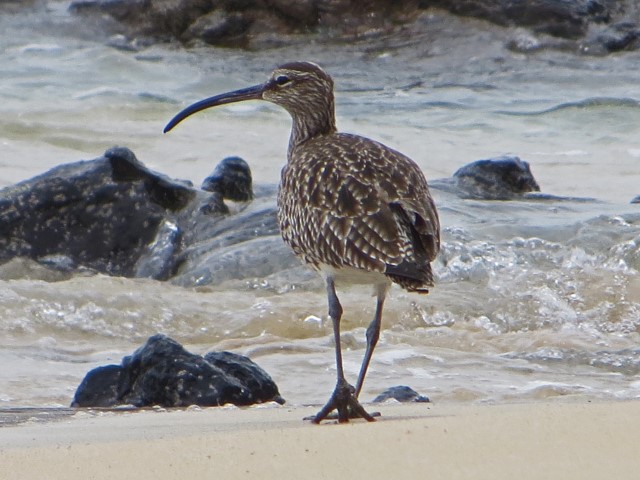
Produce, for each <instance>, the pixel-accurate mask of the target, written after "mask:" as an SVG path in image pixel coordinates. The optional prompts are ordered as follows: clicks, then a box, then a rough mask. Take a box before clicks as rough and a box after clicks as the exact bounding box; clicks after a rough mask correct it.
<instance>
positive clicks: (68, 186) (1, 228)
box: [0, 147, 547, 288]
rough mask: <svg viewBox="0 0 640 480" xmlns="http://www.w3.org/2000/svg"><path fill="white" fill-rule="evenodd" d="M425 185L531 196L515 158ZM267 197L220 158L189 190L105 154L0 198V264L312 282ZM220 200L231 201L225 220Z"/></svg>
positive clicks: (183, 278)
mask: <svg viewBox="0 0 640 480" xmlns="http://www.w3.org/2000/svg"><path fill="white" fill-rule="evenodd" d="M430 185H431V188H432V189H433V190H439V191H443V192H447V193H448V194H452V195H455V196H457V197H460V198H470V199H478V200H517V199H524V198H527V199H530V198H531V197H530V194H531V193H532V192H537V191H539V190H540V188H539V186H538V184H537V182H536V180H535V178H534V177H533V175H532V173H531V169H530V168H529V165H528V164H527V162H524V161H522V160H520V159H519V158H517V157H500V158H497V159H487V160H478V161H476V162H472V163H470V164H468V165H465V166H464V167H462V168H460V169H459V170H458V171H457V172H455V173H454V175H453V177H451V178H445V179H439V180H438V179H436V180H432V181H430ZM275 196H276V188H275V186H264V185H263V186H259V187H258V188H257V189H256V192H255V193H254V190H253V186H252V181H251V170H250V168H249V165H248V164H247V163H246V162H245V161H244V160H242V159H240V158H238V157H231V158H228V159H224V160H223V161H222V162H221V163H220V164H219V165H218V166H217V167H216V169H215V171H214V172H213V173H212V175H211V176H210V177H208V178H207V179H206V180H205V182H204V183H203V188H202V189H198V188H195V187H193V186H192V184H191V183H190V182H186V181H179V180H173V179H170V178H167V177H166V176H164V175H162V174H160V173H157V172H153V171H151V170H149V169H148V168H146V167H145V166H144V165H143V164H142V163H141V162H140V161H139V160H138V159H137V158H136V157H135V155H134V154H133V152H131V151H130V150H128V149H126V148H121V147H118V148H112V149H110V150H108V151H107V152H106V153H105V154H104V155H103V156H102V157H99V158H96V159H95V160H89V161H81V162H77V163H71V164H67V165H62V166H59V167H56V168H54V169H52V170H50V171H49V172H46V173H44V174H42V175H40V176H38V177H35V178H33V179H31V180H27V181H25V182H22V183H19V184H17V185H14V186H12V187H8V188H5V189H3V190H0V261H7V260H10V259H14V258H24V257H26V258H30V259H33V260H35V261H37V262H38V263H40V264H41V265H44V266H46V267H47V268H52V269H55V270H58V271H63V272H70V271H74V270H76V269H78V268H86V269H90V270H94V271H98V272H101V273H106V274H109V275H120V276H127V277H145V278H154V279H157V280H169V281H171V282H172V283H174V284H177V285H181V286H186V287H191V286H198V285H208V284H219V283H221V282H224V281H238V280H240V281H251V280H252V279H264V278H270V281H271V282H273V285H274V288H279V287H276V285H277V284H278V282H280V283H282V285H283V286H284V285H286V284H290V283H291V282H293V283H296V284H304V283H307V282H313V281H314V280H316V275H315V274H313V272H311V271H310V270H309V269H308V268H306V267H304V266H303V265H302V264H301V263H300V262H299V261H298V259H296V258H295V257H294V255H293V253H292V252H291V251H290V249H289V248H288V247H286V246H285V244H284V242H283V241H282V239H281V237H280V234H279V231H278V225H277V219H276V202H275ZM536 198H537V197H536ZM544 198H547V197H544ZM225 200H231V201H235V202H239V203H236V207H235V208H234V211H233V212H232V213H230V211H229V208H228V206H227V205H226V204H225ZM275 277H279V278H275Z"/></svg>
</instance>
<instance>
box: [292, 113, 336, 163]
mask: <svg viewBox="0 0 640 480" xmlns="http://www.w3.org/2000/svg"><path fill="white" fill-rule="evenodd" d="M291 117H292V118H293V126H292V128H291V137H290V138H289V158H291V153H292V152H293V150H294V149H295V148H296V147H298V146H299V145H301V144H303V143H304V142H306V141H307V140H310V139H312V138H314V137H317V136H320V135H327V134H329V133H334V132H336V131H337V130H336V118H335V112H334V109H333V108H330V109H318V110H317V111H314V112H309V111H307V112H305V113H304V115H301V114H296V113H292V114H291Z"/></svg>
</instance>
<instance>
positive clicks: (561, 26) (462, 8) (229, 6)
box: [70, 0, 640, 53]
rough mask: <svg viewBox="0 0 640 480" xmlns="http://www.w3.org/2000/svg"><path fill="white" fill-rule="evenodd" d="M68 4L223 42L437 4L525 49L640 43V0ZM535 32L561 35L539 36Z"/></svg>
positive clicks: (368, 26)
mask: <svg viewBox="0 0 640 480" xmlns="http://www.w3.org/2000/svg"><path fill="white" fill-rule="evenodd" d="M70 9H71V11H72V12H74V13H75V14H77V15H84V16H90V17H92V18H96V19H105V18H106V19H109V21H108V22H106V23H105V22H103V24H104V28H106V29H111V30H113V31H114V32H117V33H121V34H124V35H126V36H128V37H130V38H136V37H145V38H147V39H149V38H152V39H156V40H161V41H170V40H178V41H180V42H182V43H185V44H192V43H193V42H204V43H206V44H210V45H217V46H226V47H242V48H264V47H270V46H280V45H284V44H288V43H291V42H294V41H297V40H296V39H298V38H299V36H300V35H301V34H302V35H309V34H313V35H316V36H318V37H319V38H321V39H324V40H329V39H331V40H335V39H340V38H342V39H345V40H347V39H353V38H361V37H370V36H376V35H387V34H391V33H394V32H401V31H402V28H403V26H406V25H409V24H414V23H415V22H416V21H417V20H419V19H420V17H421V16H423V15H429V14H430V12H431V11H433V10H434V9H442V10H446V11H448V12H451V13H452V14H455V15H462V16H469V17H475V18H479V19H483V20H486V21H488V22H491V23H494V24H497V25H501V26H506V27H523V28H526V29H528V30H529V31H530V32H531V35H532V36H533V37H531V36H527V35H525V36H524V37H527V38H529V39H531V38H533V41H530V40H528V41H520V40H517V39H516V40H514V41H513V42H512V43H511V47H512V48H514V49H516V50H520V51H532V50H536V49H538V48H541V47H542V46H547V47H553V48H563V49H574V50H576V51H581V52H583V53H607V52H612V51H619V50H623V49H635V48H638V46H639V45H640V40H639V37H640V34H639V33H640V27H639V26H638V25H639V23H640V7H638V5H637V2H634V1H633V0H625V1H614V0H576V1H567V0H515V1H514V0H410V1H402V2H398V1H393V0H367V1H357V0H331V1H329V0H297V1H293V0H225V1H220V2H214V1H212V0H151V1H149V0H75V1H74V2H72V3H71V7H70ZM417 25H418V28H427V27H426V26H424V25H422V27H420V25H421V23H420V22H418V23H417ZM538 34H541V35H547V36H550V37H551V38H558V39H560V40H561V41H559V42H556V41H549V40H538V39H536V38H535V35H538Z"/></svg>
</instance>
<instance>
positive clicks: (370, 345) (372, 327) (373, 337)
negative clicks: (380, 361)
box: [356, 286, 387, 398]
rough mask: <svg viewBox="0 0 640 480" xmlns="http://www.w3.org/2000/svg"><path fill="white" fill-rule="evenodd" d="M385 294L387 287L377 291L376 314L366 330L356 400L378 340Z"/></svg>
mask: <svg viewBox="0 0 640 480" xmlns="http://www.w3.org/2000/svg"><path fill="white" fill-rule="evenodd" d="M386 294H387V287H386V286H385V287H384V288H382V287H381V288H380V289H379V290H378V302H377V305H376V313H375V315H374V317H373V320H372V321H371V323H370V324H369V327H368V328H367V349H366V350H365V352H364V359H363V360H362V366H361V367H360V373H359V374H358V383H356V398H357V397H358V396H359V395H360V392H361V391H362V385H363V384H364V377H365V376H366V375H367V369H368V368H369V363H370V362H371V357H372V356H373V350H374V348H376V344H377V343H378V339H379V338H380V325H381V324H382V307H383V306H384V299H385V297H386Z"/></svg>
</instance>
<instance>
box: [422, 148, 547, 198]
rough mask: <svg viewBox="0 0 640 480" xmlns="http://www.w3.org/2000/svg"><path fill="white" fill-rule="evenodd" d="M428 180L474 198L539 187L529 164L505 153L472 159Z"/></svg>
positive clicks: (515, 193)
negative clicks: (447, 176) (438, 177)
mask: <svg viewBox="0 0 640 480" xmlns="http://www.w3.org/2000/svg"><path fill="white" fill-rule="evenodd" d="M431 183H432V187H433V188H434V189H439V190H444V191H448V192H451V193H454V194H456V195H457V196H459V197H460V198H472V199H478V200H513V199H517V198H522V197H523V195H524V194H526V193H530V192H539V191H540V186H539V185H538V182H536V179H535V178H534V177H533V174H532V173H531V168H530V167H529V164H528V163H527V162H525V161H523V160H520V158H518V157H514V156H509V155H505V156H502V157H497V158H489V159H485V160H476V161H475V162H471V163H468V164H466V165H464V166H463V167H461V168H460V169H458V170H457V171H456V172H455V173H454V174H453V177H451V178H445V179H439V180H435V181H433V182H431Z"/></svg>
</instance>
